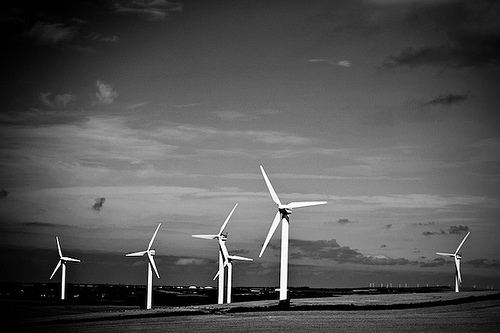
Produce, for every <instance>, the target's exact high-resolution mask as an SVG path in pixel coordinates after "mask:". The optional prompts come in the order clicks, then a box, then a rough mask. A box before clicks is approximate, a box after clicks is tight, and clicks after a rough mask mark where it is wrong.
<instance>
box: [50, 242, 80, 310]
mask: <svg viewBox="0 0 500 333" xmlns="http://www.w3.org/2000/svg"><path fill="white" fill-rule="evenodd" d="M56 243H57V251H58V252H59V261H58V262H57V265H56V268H55V269H54V271H53V272H52V275H51V276H50V280H52V278H53V277H54V275H55V274H56V272H57V270H58V269H59V267H61V266H62V268H61V300H62V301H64V300H65V299H66V263H67V262H80V259H76V258H70V257H65V256H63V254H62V249H61V244H60V243H59V237H57V236H56Z"/></svg>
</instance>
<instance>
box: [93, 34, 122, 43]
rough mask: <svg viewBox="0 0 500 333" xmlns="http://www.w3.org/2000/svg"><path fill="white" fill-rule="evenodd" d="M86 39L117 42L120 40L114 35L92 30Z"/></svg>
mask: <svg viewBox="0 0 500 333" xmlns="http://www.w3.org/2000/svg"><path fill="white" fill-rule="evenodd" d="M87 39H89V40H93V41H98V42H102V43H118V42H119V41H120V37H118V36H116V35H113V36H105V35H103V34H101V33H98V32H92V33H91V34H90V35H88V36H87Z"/></svg>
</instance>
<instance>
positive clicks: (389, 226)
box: [384, 223, 392, 229]
mask: <svg viewBox="0 0 500 333" xmlns="http://www.w3.org/2000/svg"><path fill="white" fill-rule="evenodd" d="M384 228H385V229H391V228H392V223H389V224H386V225H385V226H384Z"/></svg>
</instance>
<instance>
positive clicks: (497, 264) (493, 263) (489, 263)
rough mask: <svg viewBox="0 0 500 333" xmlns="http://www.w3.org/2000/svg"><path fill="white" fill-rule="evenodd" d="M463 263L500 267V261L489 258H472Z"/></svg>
mask: <svg viewBox="0 0 500 333" xmlns="http://www.w3.org/2000/svg"><path fill="white" fill-rule="evenodd" d="M464 264H467V265H472V266H474V267H476V268H481V267H483V268H498V267H500V262H499V261H498V260H495V259H493V260H489V259H474V260H469V261H466V262H464Z"/></svg>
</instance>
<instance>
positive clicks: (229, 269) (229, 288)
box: [214, 238, 253, 303]
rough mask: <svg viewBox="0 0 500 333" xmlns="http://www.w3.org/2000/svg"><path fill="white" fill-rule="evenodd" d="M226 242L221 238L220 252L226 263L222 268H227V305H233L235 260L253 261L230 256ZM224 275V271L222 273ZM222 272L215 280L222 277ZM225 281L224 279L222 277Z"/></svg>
mask: <svg viewBox="0 0 500 333" xmlns="http://www.w3.org/2000/svg"><path fill="white" fill-rule="evenodd" d="M226 240H227V239H222V238H219V251H220V253H221V254H222V260H223V261H224V263H223V265H222V268H223V269H224V267H226V266H227V295H226V303H231V297H232V296H231V295H232V288H233V260H241V261H253V259H252V258H246V257H240V256H235V255H231V254H229V251H228V250H227V247H226ZM222 273H224V271H222ZM220 274H221V271H220V270H219V271H218V272H217V274H215V276H214V280H215V279H216V278H217V277H218V276H220ZM222 279H224V277H222Z"/></svg>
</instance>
